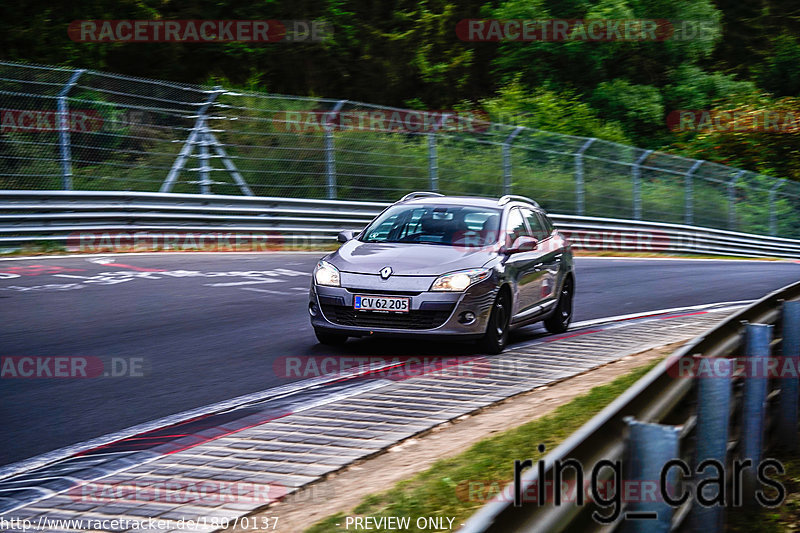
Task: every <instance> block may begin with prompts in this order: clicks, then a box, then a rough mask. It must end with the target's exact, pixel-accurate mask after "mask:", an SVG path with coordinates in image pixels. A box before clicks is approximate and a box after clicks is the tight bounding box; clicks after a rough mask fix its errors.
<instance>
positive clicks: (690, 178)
mask: <svg viewBox="0 0 800 533" xmlns="http://www.w3.org/2000/svg"><path fill="white" fill-rule="evenodd" d="M703 163H705V161H704V160H702V159H697V160H696V161H695V162H694V165H692V168H690V169H689V171H688V172H687V173H686V178H685V179H686V192H685V193H684V195H685V196H684V201H685V202H684V207H683V221H684V223H685V224H687V225H690V226H691V225H692V224H694V173H695V172H697V169H698V168H700V165H702V164H703Z"/></svg>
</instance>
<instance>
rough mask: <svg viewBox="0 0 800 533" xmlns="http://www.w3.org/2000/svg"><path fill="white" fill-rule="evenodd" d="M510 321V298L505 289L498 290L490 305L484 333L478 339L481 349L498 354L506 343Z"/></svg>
mask: <svg viewBox="0 0 800 533" xmlns="http://www.w3.org/2000/svg"><path fill="white" fill-rule="evenodd" d="M510 322H511V298H510V297H509V295H508V293H507V292H506V291H504V290H503V291H500V294H498V295H497V298H495V300H494V305H492V312H491V314H490V315H489V324H488V325H487V326H486V334H485V335H484V336H483V338H482V339H481V340H480V341H479V345H480V347H481V349H482V350H483V351H485V352H486V353H490V354H499V353H501V352H502V351H503V349H504V348H505V347H506V344H508V329H509V328H508V326H509V323H510Z"/></svg>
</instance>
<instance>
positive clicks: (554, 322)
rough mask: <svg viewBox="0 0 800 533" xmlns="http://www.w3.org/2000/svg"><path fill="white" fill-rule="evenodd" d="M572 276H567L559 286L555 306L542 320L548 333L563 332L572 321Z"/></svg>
mask: <svg viewBox="0 0 800 533" xmlns="http://www.w3.org/2000/svg"><path fill="white" fill-rule="evenodd" d="M573 289H574V284H573V282H572V276H567V278H566V279H565V280H564V284H563V285H562V286H561V294H559V295H558V303H557V304H556V308H555V310H554V311H553V314H551V315H550V316H549V317H547V318H546V319H545V321H544V327H545V329H546V330H547V331H549V332H550V333H564V332H565V331H567V329H568V328H569V323H570V322H572V297H573V296H574V290H573Z"/></svg>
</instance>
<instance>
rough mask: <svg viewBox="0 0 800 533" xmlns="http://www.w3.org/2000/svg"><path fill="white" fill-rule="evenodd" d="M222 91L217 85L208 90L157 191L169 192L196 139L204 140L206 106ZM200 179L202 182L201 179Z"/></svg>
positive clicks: (209, 105) (196, 142)
mask: <svg viewBox="0 0 800 533" xmlns="http://www.w3.org/2000/svg"><path fill="white" fill-rule="evenodd" d="M222 92H224V91H223V90H222V87H219V86H217V87H214V88H213V89H212V90H211V91H208V93H209V94H208V98H206V101H205V102H203V105H201V106H200V108H199V109H198V110H197V116H195V117H194V127H192V132H191V133H190V134H189V137H188V138H187V139H186V142H184V143H183V148H181V151H180V153H179V154H178V157H176V158H175V162H174V163H172V168H170V169H169V173H168V174H167V177H166V178H164V183H162V184H161V188H160V189H159V192H170V191H171V190H172V186H173V185H174V184H175V182H176V181H177V180H178V175H179V174H180V172H181V169H183V166H184V165H185V164H186V160H187V159H188V158H189V156H190V155H191V154H192V151H193V150H194V146H195V145H196V144H199V143H198V141H197V139H201V140H205V139H204V137H205V134H207V133H208V132H206V131H205V129H206V128H205V123H206V118H207V113H208V108H209V107H211V104H213V103H214V102H215V101H216V99H217V98H219V95H220V93H222ZM188 118H192V117H188ZM200 181H201V182H202V179H201V180H200ZM201 187H202V183H201Z"/></svg>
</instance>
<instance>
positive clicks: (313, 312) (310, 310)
mask: <svg viewBox="0 0 800 533" xmlns="http://www.w3.org/2000/svg"><path fill="white" fill-rule="evenodd" d="M308 314H309V315H311V316H317V304H315V303H314V302H311V303H309V304H308Z"/></svg>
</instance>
